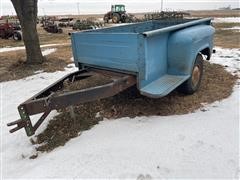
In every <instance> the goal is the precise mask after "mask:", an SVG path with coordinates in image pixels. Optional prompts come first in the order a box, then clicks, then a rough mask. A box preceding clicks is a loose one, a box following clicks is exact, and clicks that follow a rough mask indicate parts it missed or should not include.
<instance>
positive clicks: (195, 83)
mask: <svg viewBox="0 0 240 180" xmlns="http://www.w3.org/2000/svg"><path fill="white" fill-rule="evenodd" d="M202 75H203V57H202V55H201V54H198V55H197V57H196V60H195V63H194V66H193V69H192V74H191V77H190V78H189V79H188V80H187V81H185V82H184V83H183V84H182V85H181V86H179V88H178V91H179V92H182V93H184V94H193V93H195V92H196V91H197V90H198V88H199V86H200V84H201V80H202Z"/></svg>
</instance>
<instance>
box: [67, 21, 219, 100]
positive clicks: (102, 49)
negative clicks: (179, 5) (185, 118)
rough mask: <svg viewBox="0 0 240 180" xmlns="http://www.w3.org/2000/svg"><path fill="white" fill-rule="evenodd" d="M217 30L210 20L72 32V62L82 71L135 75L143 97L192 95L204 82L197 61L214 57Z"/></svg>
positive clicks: (151, 23)
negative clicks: (178, 91) (179, 92)
mask: <svg viewBox="0 0 240 180" xmlns="http://www.w3.org/2000/svg"><path fill="white" fill-rule="evenodd" d="M214 31H215V30H214V28H213V27H212V26H211V18H206V19H175V20H156V21H148V22H142V23H136V24H130V25H123V26H118V27H111V28H105V29H99V30H92V31H85V32H77V33H73V34H72V49H73V56H74V62H75V64H76V66H78V67H79V68H85V67H95V68H100V69H108V70H112V71H120V72H125V73H129V74H134V75H135V76H136V77H137V87H138V89H139V91H140V93H141V94H143V95H146V96H148V97H153V98H159V97H163V96H165V95H167V94H169V93H170V92H171V91H173V90H174V89H176V88H177V87H178V86H180V85H182V88H180V89H183V91H184V92H185V93H190V94H191V93H193V92H195V91H196V90H197V89H198V87H199V85H200V82H201V76H202V65H201V63H202V62H201V60H199V59H202V55H206V56H207V59H210V57H211V53H212V49H213V35H214ZM199 61H200V62H199ZM188 80H189V82H188ZM190 81H192V83H190Z"/></svg>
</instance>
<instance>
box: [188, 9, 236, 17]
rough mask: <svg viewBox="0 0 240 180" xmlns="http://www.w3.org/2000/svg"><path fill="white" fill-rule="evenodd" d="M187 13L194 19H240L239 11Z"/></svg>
mask: <svg viewBox="0 0 240 180" xmlns="http://www.w3.org/2000/svg"><path fill="white" fill-rule="evenodd" d="M189 13H190V14H191V16H194V17H240V11H239V10H205V11H204V10H200V11H189Z"/></svg>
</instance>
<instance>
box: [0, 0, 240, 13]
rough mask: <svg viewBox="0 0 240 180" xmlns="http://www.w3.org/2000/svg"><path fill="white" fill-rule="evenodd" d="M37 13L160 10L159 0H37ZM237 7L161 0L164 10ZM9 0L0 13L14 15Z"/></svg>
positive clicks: (231, 0) (218, 1)
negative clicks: (118, 6) (113, 8)
mask: <svg viewBox="0 0 240 180" xmlns="http://www.w3.org/2000/svg"><path fill="white" fill-rule="evenodd" d="M38 1H39V3H38V14H39V15H54V14H55V15H56V14H58V15H61V14H62V15H64V14H78V13H80V14H102V13H105V12H107V11H108V10H110V6H111V4H125V5H126V10H127V12H130V13H134V12H154V11H160V10H161V0H67V1H66V0H38ZM229 5H230V6H231V7H232V8H237V7H239V2H238V0H163V9H164V10H208V9H218V8H221V7H227V6H229ZM78 6H79V12H78ZM15 14H16V13H15V11H14V9H13V6H12V4H11V1H10V0H0V15H15Z"/></svg>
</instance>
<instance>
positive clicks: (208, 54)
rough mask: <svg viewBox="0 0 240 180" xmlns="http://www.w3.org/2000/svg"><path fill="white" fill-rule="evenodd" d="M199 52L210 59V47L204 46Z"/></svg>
mask: <svg viewBox="0 0 240 180" xmlns="http://www.w3.org/2000/svg"><path fill="white" fill-rule="evenodd" d="M200 53H201V54H203V55H206V56H207V60H210V57H211V52H210V48H205V49H203V50H201V51H200Z"/></svg>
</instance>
